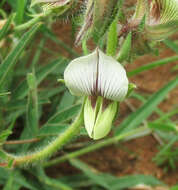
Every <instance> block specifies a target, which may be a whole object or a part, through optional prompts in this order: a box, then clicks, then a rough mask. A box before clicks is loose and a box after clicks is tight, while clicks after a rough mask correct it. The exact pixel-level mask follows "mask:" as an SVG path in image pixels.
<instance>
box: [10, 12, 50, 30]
mask: <svg viewBox="0 0 178 190" xmlns="http://www.w3.org/2000/svg"><path fill="white" fill-rule="evenodd" d="M50 14H51V11H48V12H46V13H45V14H40V15H38V16H36V17H34V18H32V19H31V20H29V21H28V22H26V23H24V24H21V25H18V26H15V27H14V29H13V31H14V32H19V31H22V30H26V29H28V28H30V27H31V26H33V25H34V24H36V23H37V22H39V21H42V19H43V18H45V17H47V16H49V15H50Z"/></svg>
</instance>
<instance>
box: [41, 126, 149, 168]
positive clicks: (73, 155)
mask: <svg viewBox="0 0 178 190" xmlns="http://www.w3.org/2000/svg"><path fill="white" fill-rule="evenodd" d="M145 130H147V128H145V127H140V128H138V129H135V130H132V131H129V132H127V133H124V134H120V135H117V136H115V137H111V138H108V139H106V140H102V141H100V142H98V143H96V144H93V145H90V146H88V147H85V148H82V149H80V150H77V151H74V152H72V153H69V154H66V155H64V156H61V157H60V158H57V159H54V160H51V161H48V162H46V163H45V164H44V167H50V166H53V165H55V164H59V163H61V162H64V161H66V160H68V159H72V158H76V157H78V156H81V155H84V154H86V153H88V152H92V151H95V150H97V149H99V148H102V147H105V146H109V145H111V144H114V143H117V142H118V141H121V140H124V139H125V138H126V137H130V136H133V135H135V134H138V133H141V132H144V131H145Z"/></svg>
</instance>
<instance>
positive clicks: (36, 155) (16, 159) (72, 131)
mask: <svg viewBox="0 0 178 190" xmlns="http://www.w3.org/2000/svg"><path fill="white" fill-rule="evenodd" d="M82 124H83V106H82V109H81V111H80V113H79V115H78V117H77V118H76V119H75V121H74V122H73V123H72V124H71V126H69V128H68V129H67V130H66V131H65V132H64V133H62V134H60V135H59V136H58V137H57V138H56V139H55V140H54V141H52V142H51V143H50V144H48V145H47V146H46V147H44V148H42V149H41V150H39V151H36V152H32V153H29V154H28V153H27V154H26V155H23V156H16V155H12V154H8V153H6V155H7V158H8V159H9V160H13V164H12V165H13V166H20V165H24V164H28V163H33V162H35V161H39V160H43V159H45V158H47V157H49V156H50V155H52V154H53V153H55V152H56V151H57V150H59V149H60V148H61V147H62V146H63V145H65V144H66V143H67V142H68V141H70V140H71V139H72V137H74V136H75V135H76V134H77V133H78V131H79V129H80V126H81V125H82Z"/></svg>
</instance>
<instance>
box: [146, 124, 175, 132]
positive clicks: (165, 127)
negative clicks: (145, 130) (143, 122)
mask: <svg viewBox="0 0 178 190" xmlns="http://www.w3.org/2000/svg"><path fill="white" fill-rule="evenodd" d="M148 127H150V128H151V129H154V130H155V129H157V130H161V131H167V132H170V131H176V125H172V124H167V123H160V122H149V123H148Z"/></svg>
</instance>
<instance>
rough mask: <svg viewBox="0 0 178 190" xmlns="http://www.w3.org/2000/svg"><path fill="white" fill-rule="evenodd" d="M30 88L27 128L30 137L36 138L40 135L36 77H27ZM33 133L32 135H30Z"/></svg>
mask: <svg viewBox="0 0 178 190" xmlns="http://www.w3.org/2000/svg"><path fill="white" fill-rule="evenodd" d="M27 82H28V86H29V94H28V103H27V113H26V114H27V127H26V129H27V128H28V129H29V130H28V137H34V136H35V135H37V133H38V95H37V84H36V78H35V75H34V74H32V73H29V74H28V75H27ZM30 132H31V134H30Z"/></svg>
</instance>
